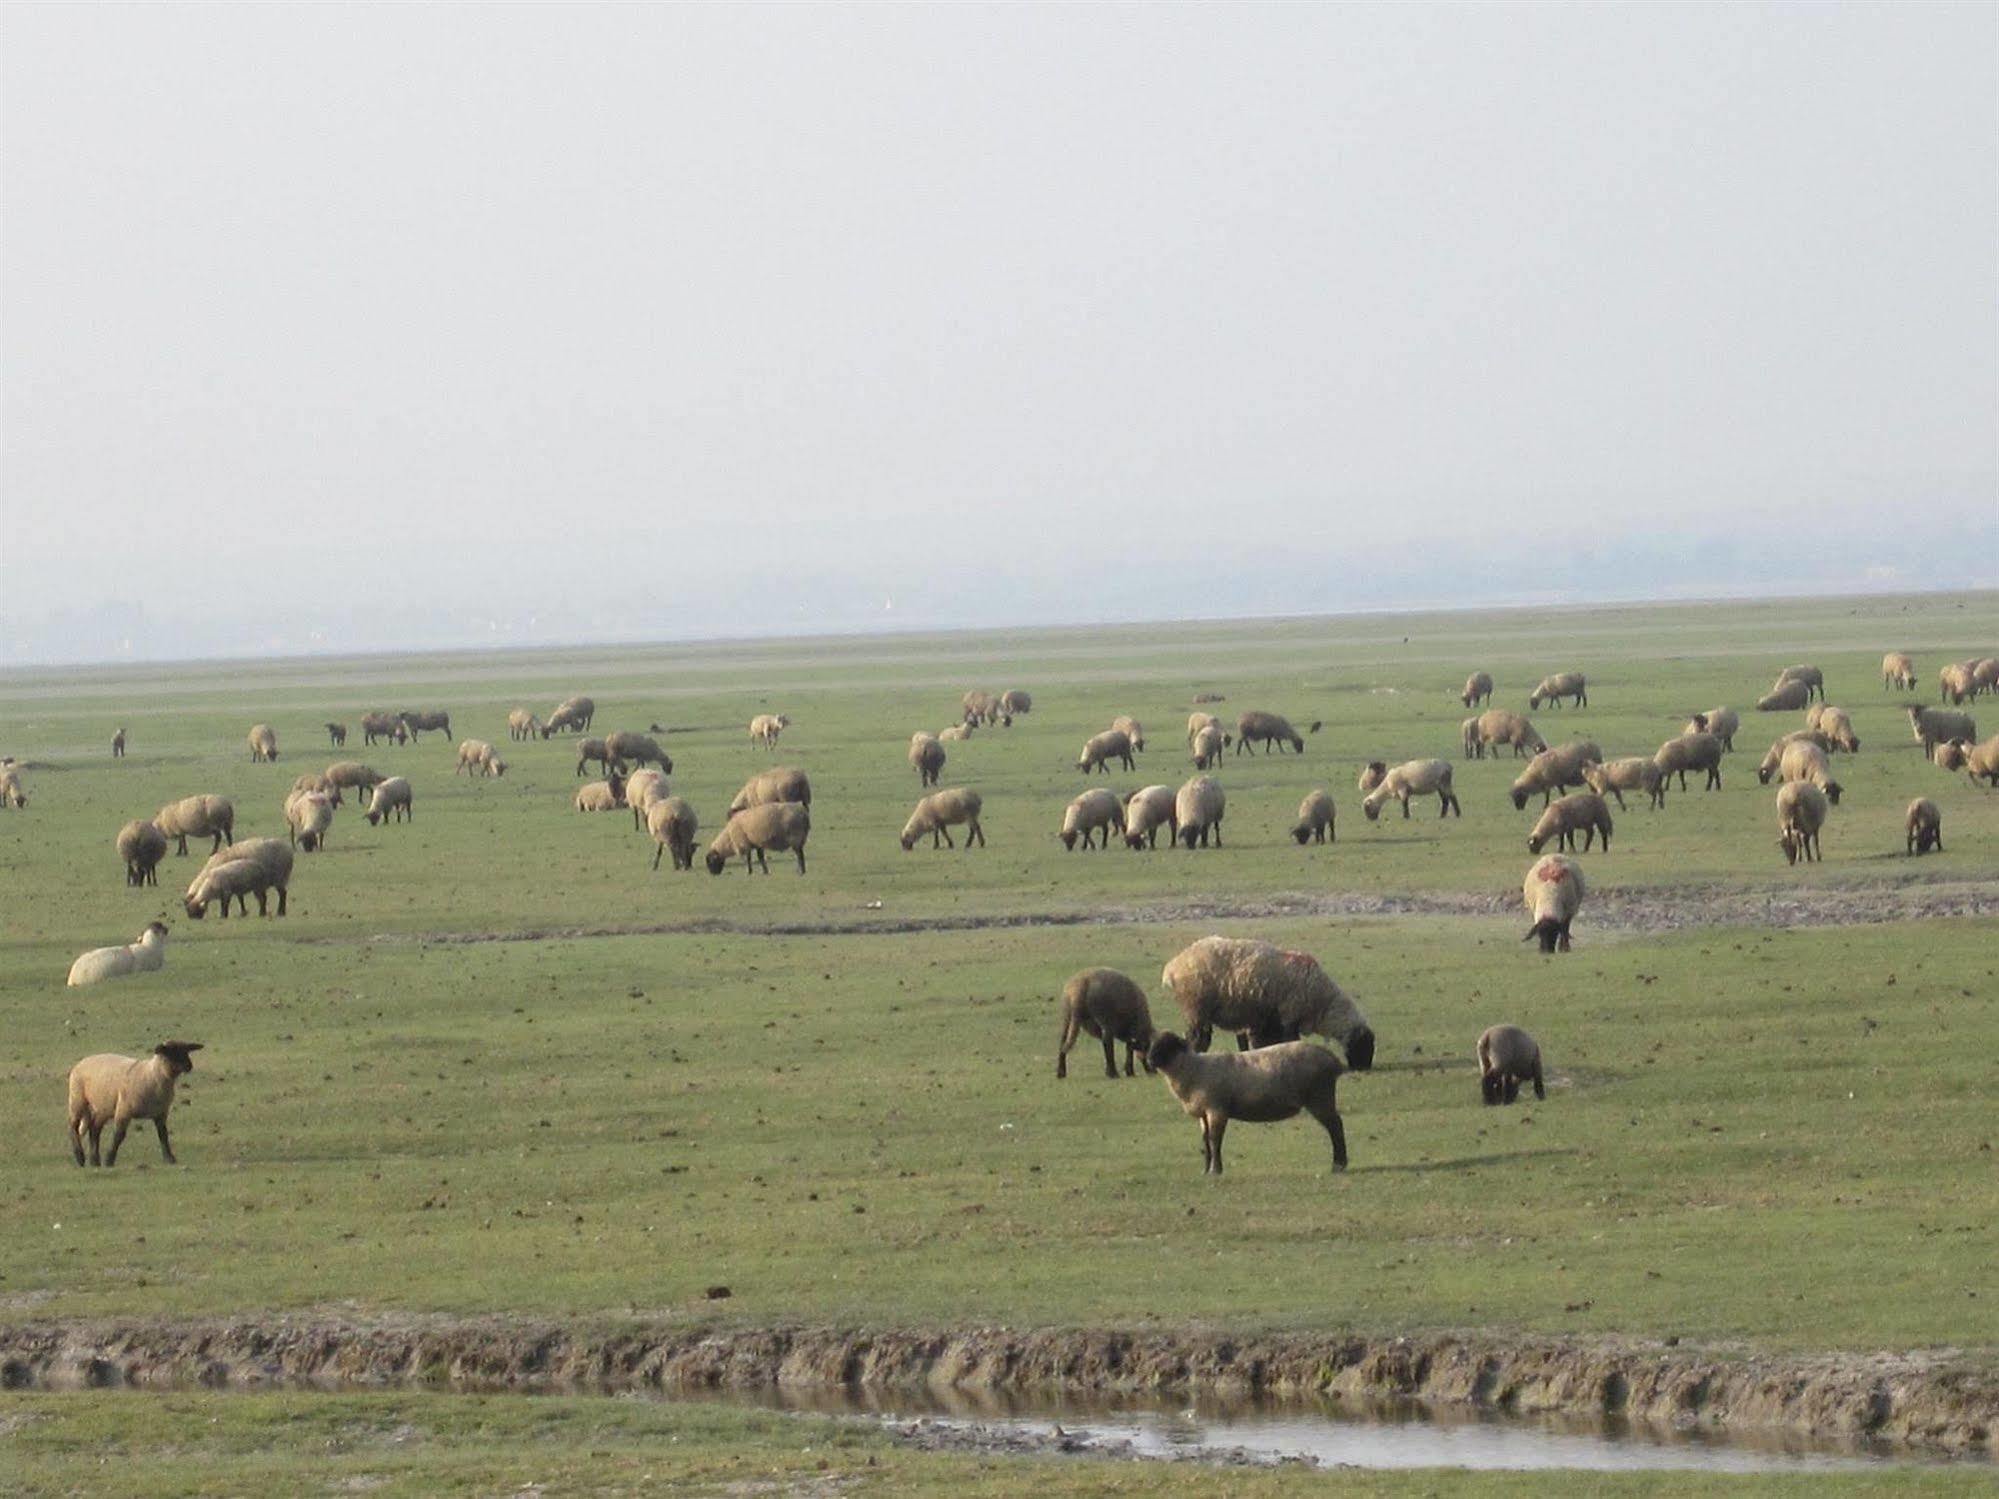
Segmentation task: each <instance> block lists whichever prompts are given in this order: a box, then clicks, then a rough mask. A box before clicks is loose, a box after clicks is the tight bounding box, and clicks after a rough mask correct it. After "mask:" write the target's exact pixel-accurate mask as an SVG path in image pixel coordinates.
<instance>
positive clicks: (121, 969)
mask: <svg viewBox="0 0 1999 1499" xmlns="http://www.w3.org/2000/svg"><path fill="white" fill-rule="evenodd" d="M166 961H167V928H166V923H165V922H163V921H153V922H148V923H147V924H146V929H145V930H144V931H143V932H141V933H139V940H138V941H136V942H132V943H128V944H127V945H126V946H124V947H94V948H92V949H91V950H90V951H89V952H87V953H84V954H83V955H82V956H81V957H79V958H78V959H77V960H76V961H75V962H74V963H72V964H70V965H69V987H70V988H72V989H81V988H83V987H84V986H85V985H86V984H98V983H102V982H103V981H104V980H105V979H122V978H129V977H130V976H131V975H133V974H135V973H158V972H159V971H160V969H161V968H163V967H164V966H166Z"/></svg>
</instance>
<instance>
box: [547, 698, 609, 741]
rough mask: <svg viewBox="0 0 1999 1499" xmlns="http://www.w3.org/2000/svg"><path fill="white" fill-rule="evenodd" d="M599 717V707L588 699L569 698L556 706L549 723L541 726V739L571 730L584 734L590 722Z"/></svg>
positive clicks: (549, 716) (550, 715)
mask: <svg viewBox="0 0 1999 1499" xmlns="http://www.w3.org/2000/svg"><path fill="white" fill-rule="evenodd" d="M596 716H597V705H596V703H594V702H592V701H591V700H590V699H589V698H587V697H568V698H564V699H563V700H562V701H561V702H559V703H557V704H556V705H555V708H554V710H553V711H552V712H551V713H550V714H549V715H548V721H547V722H546V723H544V724H543V725H542V726H541V737H542V738H544V739H547V738H549V737H551V736H552V735H555V734H559V733H562V732H563V731H565V730H569V731H572V732H575V733H578V734H580V733H582V732H583V731H584V730H586V729H588V728H589V727H590V720H591V719H593V718H595V717H596Z"/></svg>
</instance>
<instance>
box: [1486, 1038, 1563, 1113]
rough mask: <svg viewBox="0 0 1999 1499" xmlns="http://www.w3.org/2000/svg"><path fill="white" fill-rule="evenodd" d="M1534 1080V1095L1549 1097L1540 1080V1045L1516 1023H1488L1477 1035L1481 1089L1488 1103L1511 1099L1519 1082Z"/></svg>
mask: <svg viewBox="0 0 1999 1499" xmlns="http://www.w3.org/2000/svg"><path fill="white" fill-rule="evenodd" d="M1522 1083H1532V1084H1533V1085H1534V1096H1535V1097H1536V1098H1546V1097H1547V1096H1548V1090H1547V1088H1546V1087H1545V1086H1543V1085H1542V1082H1541V1047H1540V1045H1539V1043H1537V1042H1536V1041H1535V1040H1534V1038H1533V1037H1532V1036H1530V1035H1528V1034H1527V1032H1525V1031H1523V1030H1522V1029H1520V1027H1519V1026H1517V1025H1494V1026H1488V1027H1487V1028H1486V1030H1485V1033H1484V1034H1483V1035H1481V1036H1480V1037H1479V1038H1478V1091H1479V1094H1480V1096H1481V1097H1483V1098H1484V1099H1485V1101H1486V1103H1487V1104H1488V1105H1490V1104H1501V1103H1512V1102H1513V1101H1514V1100H1515V1099H1516V1098H1518V1097H1519V1096H1520V1085H1521V1084H1522Z"/></svg>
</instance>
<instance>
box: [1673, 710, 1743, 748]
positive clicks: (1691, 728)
mask: <svg viewBox="0 0 1999 1499" xmlns="http://www.w3.org/2000/svg"><path fill="white" fill-rule="evenodd" d="M1741 727H1742V715H1741V714H1740V713H1737V712H1736V711H1735V710H1734V709H1733V708H1710V709H1708V710H1707V712H1705V713H1696V714H1695V715H1694V716H1693V717H1692V718H1690V719H1688V720H1687V726H1686V727H1685V728H1684V729H1682V730H1681V731H1680V732H1681V733H1683V734H1712V735H1714V737H1715V738H1717V739H1719V740H1720V741H1721V747H1722V750H1723V752H1724V753H1727V754H1733V753H1734V752H1735V731H1736V730H1737V729H1739V728H1741Z"/></svg>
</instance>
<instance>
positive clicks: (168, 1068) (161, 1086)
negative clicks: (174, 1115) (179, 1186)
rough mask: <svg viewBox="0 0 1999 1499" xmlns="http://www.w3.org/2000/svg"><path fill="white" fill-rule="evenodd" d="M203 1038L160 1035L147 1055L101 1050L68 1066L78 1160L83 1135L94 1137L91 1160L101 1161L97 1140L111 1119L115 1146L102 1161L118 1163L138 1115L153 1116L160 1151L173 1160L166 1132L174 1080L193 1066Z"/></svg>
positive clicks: (71, 1132) (81, 1161) (72, 1143)
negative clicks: (169, 1038)
mask: <svg viewBox="0 0 1999 1499" xmlns="http://www.w3.org/2000/svg"><path fill="white" fill-rule="evenodd" d="M200 1050H201V1043H200V1042H199V1041H162V1042H161V1043H160V1044H159V1045H158V1046H155V1047H154V1048H153V1051H152V1055H150V1056H148V1057H145V1058H144V1059H138V1058H133V1057H121V1056H118V1055H116V1054H114V1053H111V1052H100V1053H99V1054H97V1055H96V1056H92V1057H85V1058H84V1059H83V1060H82V1061H80V1062H78V1063H77V1064H76V1065H75V1066H74V1067H72V1068H70V1069H69V1143H70V1149H71V1151H72V1153H73V1154H74V1155H75V1157H76V1164H77V1165H79V1166H81V1165H83V1164H84V1154H83V1140H84V1136H85V1135H88V1136H89V1137H90V1164H91V1165H93V1166H96V1165H98V1164H100V1162H99V1160H98V1141H99V1139H100V1137H101V1136H102V1135H103V1133H104V1126H105V1125H107V1124H108V1125H110V1126H111V1127H112V1129H111V1149H110V1150H109V1151H108V1152H107V1153H106V1154H105V1155H104V1158H103V1161H102V1163H101V1164H103V1165H104V1166H107V1167H109V1166H115V1165H117V1164H118V1151H119V1149H120V1147H122V1146H123V1145H124V1143H125V1132H126V1131H127V1130H129V1129H130V1128H131V1127H132V1121H133V1120H134V1119H150V1120H152V1121H153V1128H154V1129H155V1130H156V1131H157V1132H158V1134H159V1137H160V1155H161V1156H162V1157H163V1158H164V1159H165V1160H166V1163H167V1164H168V1165H169V1166H174V1165H178V1164H179V1162H178V1161H176V1160H175V1159H174V1149H173V1143H172V1142H171V1141H170V1140H169V1139H168V1138H167V1111H168V1110H169V1109H171V1108H172V1107H173V1101H174V1085H175V1084H176V1083H177V1082H179V1080H180V1079H181V1078H182V1077H183V1076H184V1075H186V1074H187V1073H190V1072H192V1071H194V1053H195V1052H197V1051H200Z"/></svg>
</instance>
